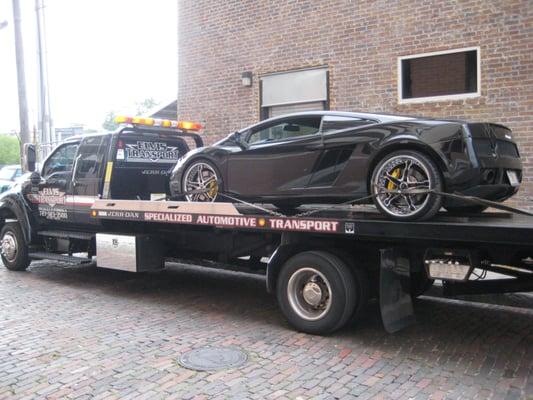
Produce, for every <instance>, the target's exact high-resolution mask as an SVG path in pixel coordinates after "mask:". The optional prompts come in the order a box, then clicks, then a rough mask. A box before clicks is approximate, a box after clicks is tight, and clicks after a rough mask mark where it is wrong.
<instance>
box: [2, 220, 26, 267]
mask: <svg viewBox="0 0 533 400" xmlns="http://www.w3.org/2000/svg"><path fill="white" fill-rule="evenodd" d="M0 238H1V239H0V249H1V253H0V254H1V257H2V263H3V264H4V265H5V267H6V268H7V269H9V270H11V271H24V270H25V269H26V268H28V265H30V262H31V261H30V258H29V257H28V246H27V245H26V241H25V240H24V235H23V234H22V230H21V229H20V225H19V224H18V223H7V224H5V225H4V227H3V228H2V231H0Z"/></svg>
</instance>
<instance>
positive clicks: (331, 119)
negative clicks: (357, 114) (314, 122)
mask: <svg viewBox="0 0 533 400" xmlns="http://www.w3.org/2000/svg"><path fill="white" fill-rule="evenodd" d="M374 123H375V122H374V121H371V120H368V119H363V118H354V117H344V116H337V115H326V116H324V118H322V133H326V134H327V133H331V132H335V131H340V130H342V129H348V128H357V127H359V126H364V125H371V124H374Z"/></svg>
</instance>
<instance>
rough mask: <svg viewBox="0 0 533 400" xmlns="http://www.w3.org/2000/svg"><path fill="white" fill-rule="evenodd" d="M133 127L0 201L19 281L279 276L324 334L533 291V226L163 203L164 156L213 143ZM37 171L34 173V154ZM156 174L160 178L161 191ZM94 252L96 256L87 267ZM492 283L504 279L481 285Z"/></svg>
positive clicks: (391, 328)
mask: <svg viewBox="0 0 533 400" xmlns="http://www.w3.org/2000/svg"><path fill="white" fill-rule="evenodd" d="M125 122H129V125H127V127H125V128H123V129H121V130H119V131H117V132H115V133H113V134H109V135H107V136H105V137H104V136H98V137H97V138H95V137H92V138H91V137H89V139H88V138H81V139H74V140H71V141H69V142H67V143H66V144H64V145H62V146H66V147H68V145H69V144H71V145H72V144H75V145H76V146H77V147H76V149H71V153H73V154H72V157H71V161H72V162H71V164H72V165H71V167H70V170H69V171H67V174H64V171H63V170H61V172H60V175H61V174H63V175H61V178H62V179H59V182H56V180H54V179H53V178H54V176H53V175H54V173H55V172H52V173H51V174H49V175H48V176H46V174H47V171H46V168H47V166H50V165H49V164H50V162H49V160H50V159H53V158H54V154H58V150H56V151H54V153H52V155H51V156H50V157H49V158H48V159H47V161H46V162H45V163H44V166H43V171H42V174H38V173H37V174H35V175H34V176H32V179H31V180H30V182H29V183H28V184H26V185H25V186H24V185H23V186H24V187H23V189H21V191H20V193H10V194H7V195H4V196H3V197H1V198H0V216H1V217H2V221H1V222H2V223H1V225H3V229H2V233H1V234H0V235H1V236H2V260H3V262H4V264H5V265H6V266H7V267H8V268H9V269H12V270H23V269H25V268H26V267H27V266H28V264H29V262H30V261H31V260H33V259H52V260H58V261H63V262H70V263H91V262H94V257H95V256H96V266H97V267H102V268H111V269H117V270H124V271H130V272H145V271H156V270H160V269H162V268H164V266H165V262H166V261H169V260H176V259H178V260H180V261H184V262H187V263H190V264H197V265H203V266H208V267H211V268H225V269H226V268H228V265H229V266H232V267H234V268H235V269H237V270H239V271H243V270H247V271H250V272H253V273H259V274H264V275H266V286H267V291H269V292H270V293H273V294H275V296H276V298H277V300H278V303H279V306H280V308H281V311H282V312H283V314H284V315H285V317H286V318H287V320H288V321H289V322H290V323H291V325H292V326H293V327H295V328H296V329H298V330H300V331H304V332H308V333H313V334H327V333H330V332H333V331H335V330H337V329H340V328H341V327H342V326H344V325H345V324H346V323H347V322H348V321H350V320H354V319H357V317H358V316H359V315H360V313H361V310H362V309H364V307H365V305H366V302H367V300H368V299H369V298H377V299H379V304H380V310H381V315H382V319H383V323H384V327H385V329H386V330H387V331H388V332H396V331H398V330H400V329H402V328H404V327H406V326H408V325H410V324H411V323H413V321H414V313H413V306H412V298H413V297H415V296H418V295H420V294H422V293H424V291H425V290H427V289H428V288H429V287H430V286H431V284H432V283H433V281H434V280H435V279H439V280H441V281H442V283H443V291H444V294H445V295H448V296H454V295H464V294H481V293H504V292H529V291H533V217H532V216H529V215H520V214H519V213H513V212H509V211H506V212H500V211H497V212H485V213H481V214H473V215H470V216H464V215H463V216H459V215H453V214H452V213H444V212H443V213H440V214H438V215H437V216H436V217H435V218H433V219H431V220H429V221H424V222H399V221H392V220H388V219H386V218H385V217H383V216H382V215H380V214H379V213H377V212H376V211H375V210H373V209H372V208H371V207H364V206H357V205H337V206H305V207H301V208H299V209H297V210H295V211H294V213H292V214H291V215H283V214H281V213H280V212H279V211H278V210H277V209H275V208H273V207H269V206H268V205H263V204H249V203H246V202H241V201H238V200H237V199H234V198H233V201H231V202H214V203H191V202H182V201H169V200H160V199H156V198H155V197H157V196H154V191H161V192H163V194H164V191H165V190H166V189H168V188H166V189H165V186H164V181H165V178H166V175H165V174H166V173H165V172H164V171H168V169H169V165H168V164H165V163H164V162H163V163H162V162H160V161H161V158H160V157H164V156H165V155H169V154H170V153H172V152H173V151H175V150H177V149H178V148H179V152H181V153H183V151H187V147H186V145H184V144H183V143H185V141H184V140H183V138H184V137H189V138H192V139H194V141H195V142H196V144H197V145H201V139H200V138H199V137H198V136H195V134H194V133H193V132H192V131H191V129H184V128H183V126H182V127H180V126H179V125H176V124H174V125H173V126H170V127H168V126H169V123H166V122H165V123H163V122H161V121H156V122H155V123H154V122H153V121H149V122H152V125H151V126H145V125H146V124H145V125H143V124H140V123H138V124H136V123H135V121H132V120H131V119H130V120H126V121H125ZM154 124H155V125H156V126H153V125H154ZM164 124H166V126H165V125H164ZM192 126H193V125H188V127H189V128H190V127H192ZM176 138H179V139H180V140H178V141H177V139H176ZM91 140H92V142H91ZM106 141H107V142H106ZM128 141H129V142H128ZM178 142H179V143H178ZM182 142H183V143H182ZM91 146H92V147H91ZM180 146H181V147H180ZM128 149H133V150H134V151H131V152H130V153H129V154H128V153H127V150H128ZM142 149H145V150H147V152H146V154H144V155H143V154H142V152H141V150H142ZM60 150H61V146H60V147H59V151H60ZM66 150H68V149H64V150H63V152H64V153H68V151H66ZM84 151H85V152H86V154H85V153H84ZM169 152H170V153H169ZM141 156H146V157H148V158H147V159H141V158H142V157H141ZM170 156H172V157H174V156H175V154H173V153H172V154H170V155H169V159H170V158H171V157H170ZM136 158H137V159H136ZM27 159H28V160H29V164H31V162H32V150H31V147H29V150H28V156H27ZM154 160H155V161H154ZM150 163H151V164H150ZM154 163H159V164H157V165H158V167H157V168H155V167H154V165H155V164H154ZM67 164H68V161H67ZM104 166H105V167H104ZM30 169H31V168H30ZM66 169H67V170H68V168H66ZM84 171H88V172H90V173H89V175H90V174H92V175H91V176H89V177H87V176H88V175H87V174H85V175H84ZM144 176H150V177H151V178H150V180H149V182H150V185H153V187H151V188H149V190H148V191H146V190H144V191H143V188H144V187H145V186H146V182H148V181H142V177H144ZM154 177H158V178H162V179H159V180H157V179H154ZM83 178H85V179H86V180H87V179H89V180H90V179H92V181H83ZM124 180H126V181H127V182H128V185H124ZM138 180H140V181H142V182H141V183H140V185H141V186H135V185H136V184H139V182H137V181H138ZM58 185H59V186H60V187H62V188H63V189H62V190H59V189H57V187H58ZM84 185H85V186H84ZM91 185H92V186H91ZM132 186H133V187H132ZM80 190H81V191H82V192H83V193H80ZM91 190H92V192H91ZM133 192H135V193H137V194H136V195H134V196H132V195H131V193H133ZM91 196H92V197H91ZM228 198H229V196H228ZM58 204H59V205H60V206H58ZM525 214H527V213H525ZM82 252H84V253H86V254H87V256H86V257H79V256H75V254H77V253H82ZM488 271H490V272H495V273H497V274H498V275H497V276H498V278H497V279H480V278H483V277H484V274H486V272H488Z"/></svg>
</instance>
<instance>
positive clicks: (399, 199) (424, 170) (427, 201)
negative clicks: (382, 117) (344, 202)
mask: <svg viewBox="0 0 533 400" xmlns="http://www.w3.org/2000/svg"><path fill="white" fill-rule="evenodd" d="M370 182H371V188H370V189H371V193H372V194H373V195H375V197H374V204H375V205H376V207H377V208H378V210H379V211H380V212H382V213H383V214H385V215H387V216H388V217H390V218H393V219H397V220H403V221H413V220H424V219H428V218H431V217H432V216H434V215H435V214H436V213H437V212H438V211H439V209H440V207H441V205H442V199H441V197H440V196H437V195H435V194H434V193H428V192H427V191H429V190H430V189H433V190H437V191H442V188H443V183H442V178H441V175H440V172H439V169H438V167H437V166H436V165H435V163H434V162H433V161H432V160H431V159H430V158H429V157H427V156H426V155H424V154H422V153H420V152H418V151H414V150H399V151H395V152H393V153H391V154H387V155H386V156H385V157H384V158H383V159H382V160H381V161H380V162H379V163H378V164H377V165H376V167H375V168H374V171H373V173H372V178H371V181H370Z"/></svg>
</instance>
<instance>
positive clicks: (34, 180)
mask: <svg viewBox="0 0 533 400" xmlns="http://www.w3.org/2000/svg"><path fill="white" fill-rule="evenodd" d="M30 183H31V185H32V186H39V183H41V174H40V173H38V172H33V173H32V174H31V175H30Z"/></svg>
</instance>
